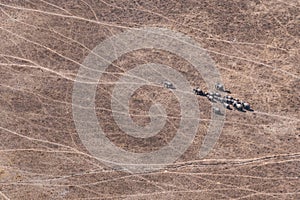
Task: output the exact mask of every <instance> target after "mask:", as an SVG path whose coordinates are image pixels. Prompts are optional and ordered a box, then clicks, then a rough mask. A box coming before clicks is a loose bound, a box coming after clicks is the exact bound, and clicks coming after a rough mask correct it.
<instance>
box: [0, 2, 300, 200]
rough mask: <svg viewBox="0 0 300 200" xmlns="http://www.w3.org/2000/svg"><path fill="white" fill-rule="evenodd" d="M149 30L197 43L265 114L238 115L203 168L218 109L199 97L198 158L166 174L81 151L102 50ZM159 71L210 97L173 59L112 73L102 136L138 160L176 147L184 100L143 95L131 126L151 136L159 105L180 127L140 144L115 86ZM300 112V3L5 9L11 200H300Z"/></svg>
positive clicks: (0, 144) (148, 56)
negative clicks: (89, 74) (80, 107)
mask: <svg viewBox="0 0 300 200" xmlns="http://www.w3.org/2000/svg"><path fill="white" fill-rule="evenodd" d="M147 26H151V27H162V28H168V29H171V30H174V31H177V32H180V33H183V34H186V35H188V36H189V37H191V38H193V39H194V40H195V41H197V42H198V44H200V45H201V46H202V47H203V48H204V49H205V50H207V52H208V54H209V55H210V56H211V58H212V59H213V60H214V62H215V64H216V67H217V69H218V70H219V72H220V74H221V76H222V79H223V82H224V84H225V86H226V87H227V88H229V89H230V90H231V92H232V95H233V96H235V97H237V98H240V99H245V100H247V101H248V102H250V103H251V105H252V107H253V109H254V111H253V112H238V111H234V110H232V111H227V113H226V118H225V124H224V128H223V129H222V133H221V135H220V137H219V139H218V141H217V143H216V145H215V146H214V148H213V150H212V151H211V152H210V153H209V155H207V157H205V158H204V159H200V158H199V157H198V153H199V149H200V146H201V143H202V142H203V139H204V137H205V134H206V132H207V128H208V125H209V123H210V119H211V118H210V110H211V104H210V103H209V102H208V101H207V100H206V99H205V98H203V97H197V98H198V101H199V107H200V115H201V116H199V118H201V123H200V124H199V128H198V132H197V134H196V137H195V139H194V141H193V143H192V145H191V146H190V147H189V148H188V149H187V151H186V152H185V153H184V154H183V155H182V156H181V157H180V158H179V159H178V160H176V162H175V163H173V164H170V165H169V166H167V167H166V168H165V169H163V170H159V171H154V172H147V173H146V172H145V173H140V174H131V173H127V172H124V171H116V170H114V169H112V168H110V167H108V166H106V165H104V164H103V163H102V162H101V161H99V160H97V159H96V158H95V157H94V156H92V155H91V154H90V153H89V151H88V150H87V149H86V148H85V146H84V145H83V144H82V142H81V140H80V138H79V136H78V133H77V131H76V128H75V124H74V121H73V115H72V89H73V84H74V80H75V78H76V75H77V72H78V69H79V67H80V66H81V65H82V62H83V61H84V59H85V57H86V56H87V55H88V54H89V53H90V52H91V50H92V49H93V48H95V47H96V46H97V45H98V44H100V43H101V42H102V41H103V40H105V39H106V38H109V37H111V36H113V35H115V34H118V33H121V32H123V31H126V30H128V29H133V28H140V27H147ZM149 62H152V63H161V64H165V65H168V66H170V67H172V68H174V69H176V70H177V71H179V72H180V73H181V74H182V75H183V76H184V77H185V78H186V79H187V80H188V81H189V83H190V85H191V87H194V86H201V87H202V88H206V85H205V83H204V81H203V77H201V74H199V72H197V71H196V70H195V69H194V68H193V66H192V65H191V64H190V63H188V62H187V61H186V60H184V59H183V58H180V57H178V56H176V55H174V54H171V53H169V52H166V51H161V50H156V49H142V50H137V51H133V52H130V53H127V54H125V55H123V56H122V57H120V58H119V59H118V60H116V61H115V62H114V63H113V64H112V65H110V66H109V68H108V69H107V71H106V72H105V73H104V75H103V77H102V78H101V79H102V80H99V85H98V86H97V94H96V100H95V104H96V113H97V117H98V119H99V125H100V126H101V127H102V129H103V130H104V132H105V133H106V135H107V137H108V138H109V139H110V140H111V141H112V142H113V143H114V144H115V145H117V146H119V147H120V148H123V149H125V150H127V151H132V152H136V153H139V152H151V151H154V150H157V149H159V148H161V147H162V146H164V145H166V144H168V142H169V141H170V140H172V138H173V137H174V135H175V134H176V129H177V128H178V124H179V122H180V110H179V104H178V102H177V101H176V97H175V96H174V95H173V93H172V92H171V91H170V90H167V89H164V88H158V87H152V86H145V87H142V88H140V89H139V90H137V91H136V92H135V93H134V95H132V98H131V100H130V102H129V106H130V108H131V113H130V114H131V115H132V119H133V121H134V122H136V123H137V124H139V125H146V124H147V123H149V117H148V116H147V113H148V110H149V108H150V106H151V105H152V103H153V102H160V103H161V104H162V105H164V107H165V109H166V112H167V114H168V116H171V117H168V120H167V123H166V124H165V126H164V127H163V129H162V130H161V131H160V132H159V134H157V135H156V136H153V137H150V138H146V139H141V138H135V137H132V136H129V135H126V134H125V133H124V132H123V131H122V130H121V129H120V128H119V127H118V125H117V124H116V123H115V121H114V119H113V116H112V112H111V107H110V106H111V105H110V100H111V94H112V90H113V88H114V84H113V82H114V81H117V80H118V79H119V78H120V77H121V76H122V74H123V73H125V72H126V71H128V70H129V69H132V68H134V66H136V65H140V64H145V63H149ZM116 66H117V67H116ZM299 107H300V3H299V1H298V0H285V1H284V0H249V1H243V0H228V1H227V0H201V1H199V0H187V1H183V0H177V1H175V0H157V1H156V0H155V1H154V0H150V1H139V0H137V1H135V0H134V1H130V0H120V1H119V0H66V1H63V0H58V1H57V0H26V1H19V0H0V113H1V117H0V199H30V200H31V199H37V200H40V199H274V200H275V199H276V200H277V199H278V200H279V199H280V200H281V199H300V190H299V188H300V181H299V174H300V146H299V145H300V143H299V137H300V111H299Z"/></svg>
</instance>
